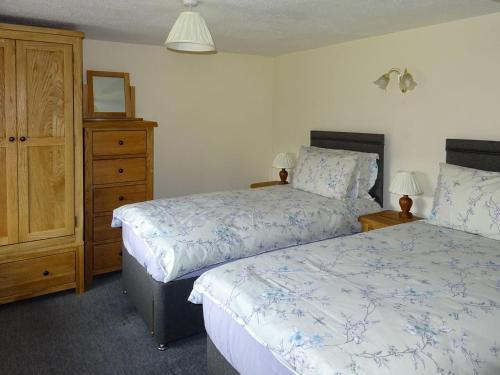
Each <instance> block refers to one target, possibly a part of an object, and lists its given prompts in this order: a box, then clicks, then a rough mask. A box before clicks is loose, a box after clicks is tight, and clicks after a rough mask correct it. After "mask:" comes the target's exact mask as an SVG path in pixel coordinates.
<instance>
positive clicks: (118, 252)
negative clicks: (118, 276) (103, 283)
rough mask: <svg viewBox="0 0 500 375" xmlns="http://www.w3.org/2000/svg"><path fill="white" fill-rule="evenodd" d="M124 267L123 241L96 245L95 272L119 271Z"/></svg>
mask: <svg viewBox="0 0 500 375" xmlns="http://www.w3.org/2000/svg"><path fill="white" fill-rule="evenodd" d="M121 268H122V243H121V242H113V243H107V244H103V245H94V274H95V275H97V274H100V273H105V272H111V271H117V270H120V269H121Z"/></svg>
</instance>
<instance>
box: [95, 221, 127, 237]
mask: <svg viewBox="0 0 500 375" xmlns="http://www.w3.org/2000/svg"><path fill="white" fill-rule="evenodd" d="M112 218H113V215H104V216H96V217H94V237H93V239H94V242H97V241H107V240H119V239H121V238H122V230H121V228H111V219H112Z"/></svg>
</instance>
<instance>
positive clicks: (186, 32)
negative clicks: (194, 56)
mask: <svg viewBox="0 0 500 375" xmlns="http://www.w3.org/2000/svg"><path fill="white" fill-rule="evenodd" d="M165 47H167V48H168V49H171V50H174V51H183V52H215V51H216V49H215V44H214V41H213V39H212V35H211V34H210V31H209V30H208V26H207V23H206V22H205V20H204V19H203V17H202V16H201V15H200V14H199V13H197V12H193V11H186V12H182V13H181V14H180V15H179V18H177V21H175V24H174V26H173V27H172V30H170V33H169V34H168V37H167V40H166V41H165Z"/></svg>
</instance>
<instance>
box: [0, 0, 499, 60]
mask: <svg viewBox="0 0 500 375" xmlns="http://www.w3.org/2000/svg"><path fill="white" fill-rule="evenodd" d="M182 9H183V6H182V0H0V21H3V22H6V21H7V22H12V21H14V22H22V23H31V24H39V25H49V26H64V27H67V28H71V29H77V30H81V31H84V32H85V33H86V36H87V38H90V39H101V40H111V41H118V42H130V43H144V44H154V45H162V44H163V42H164V39H165V37H166V35H167V33H168V31H169V30H170V27H171V26H172V25H173V23H174V21H175V19H176V18H177V15H178V14H179V12H180V11H181V10H182ZM198 11H199V12H200V13H201V14H202V15H203V17H204V18H205V19H206V21H207V23H208V25H209V28H210V30H211V32H212V35H213V37H214V40H215V43H216V44H217V48H218V50H219V51H224V52H236V53H249V54H258V55H279V54H283V53H288V52H293V51H299V50H305V49H311V48H316V47H321V46H324V45H329V44H334V43H339V42H344V41H348V40H353V39H359V38H363V37H368V36H373V35H381V34H386V33H390V32H395V31H400V30H405V29H411V28H415V27H419V26H426V25H431V24H437V23H443V22H447V21H452V20H456V19H461V18H467V17H473V16H478V15H483V14H487V13H494V12H500V0H202V3H201V5H200V6H199V7H198Z"/></svg>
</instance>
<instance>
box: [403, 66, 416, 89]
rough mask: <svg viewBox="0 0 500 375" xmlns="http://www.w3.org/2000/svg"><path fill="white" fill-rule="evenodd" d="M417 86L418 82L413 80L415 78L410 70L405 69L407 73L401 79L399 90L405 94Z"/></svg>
mask: <svg viewBox="0 0 500 375" xmlns="http://www.w3.org/2000/svg"><path fill="white" fill-rule="evenodd" d="M416 86H417V82H415V80H414V79H413V76H412V75H411V74H410V73H408V70H407V69H405V72H404V73H403V74H402V75H401V77H399V88H400V90H401V92H402V93H403V94H404V93H405V92H407V91H408V90H413V89H414V88H415V87H416Z"/></svg>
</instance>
